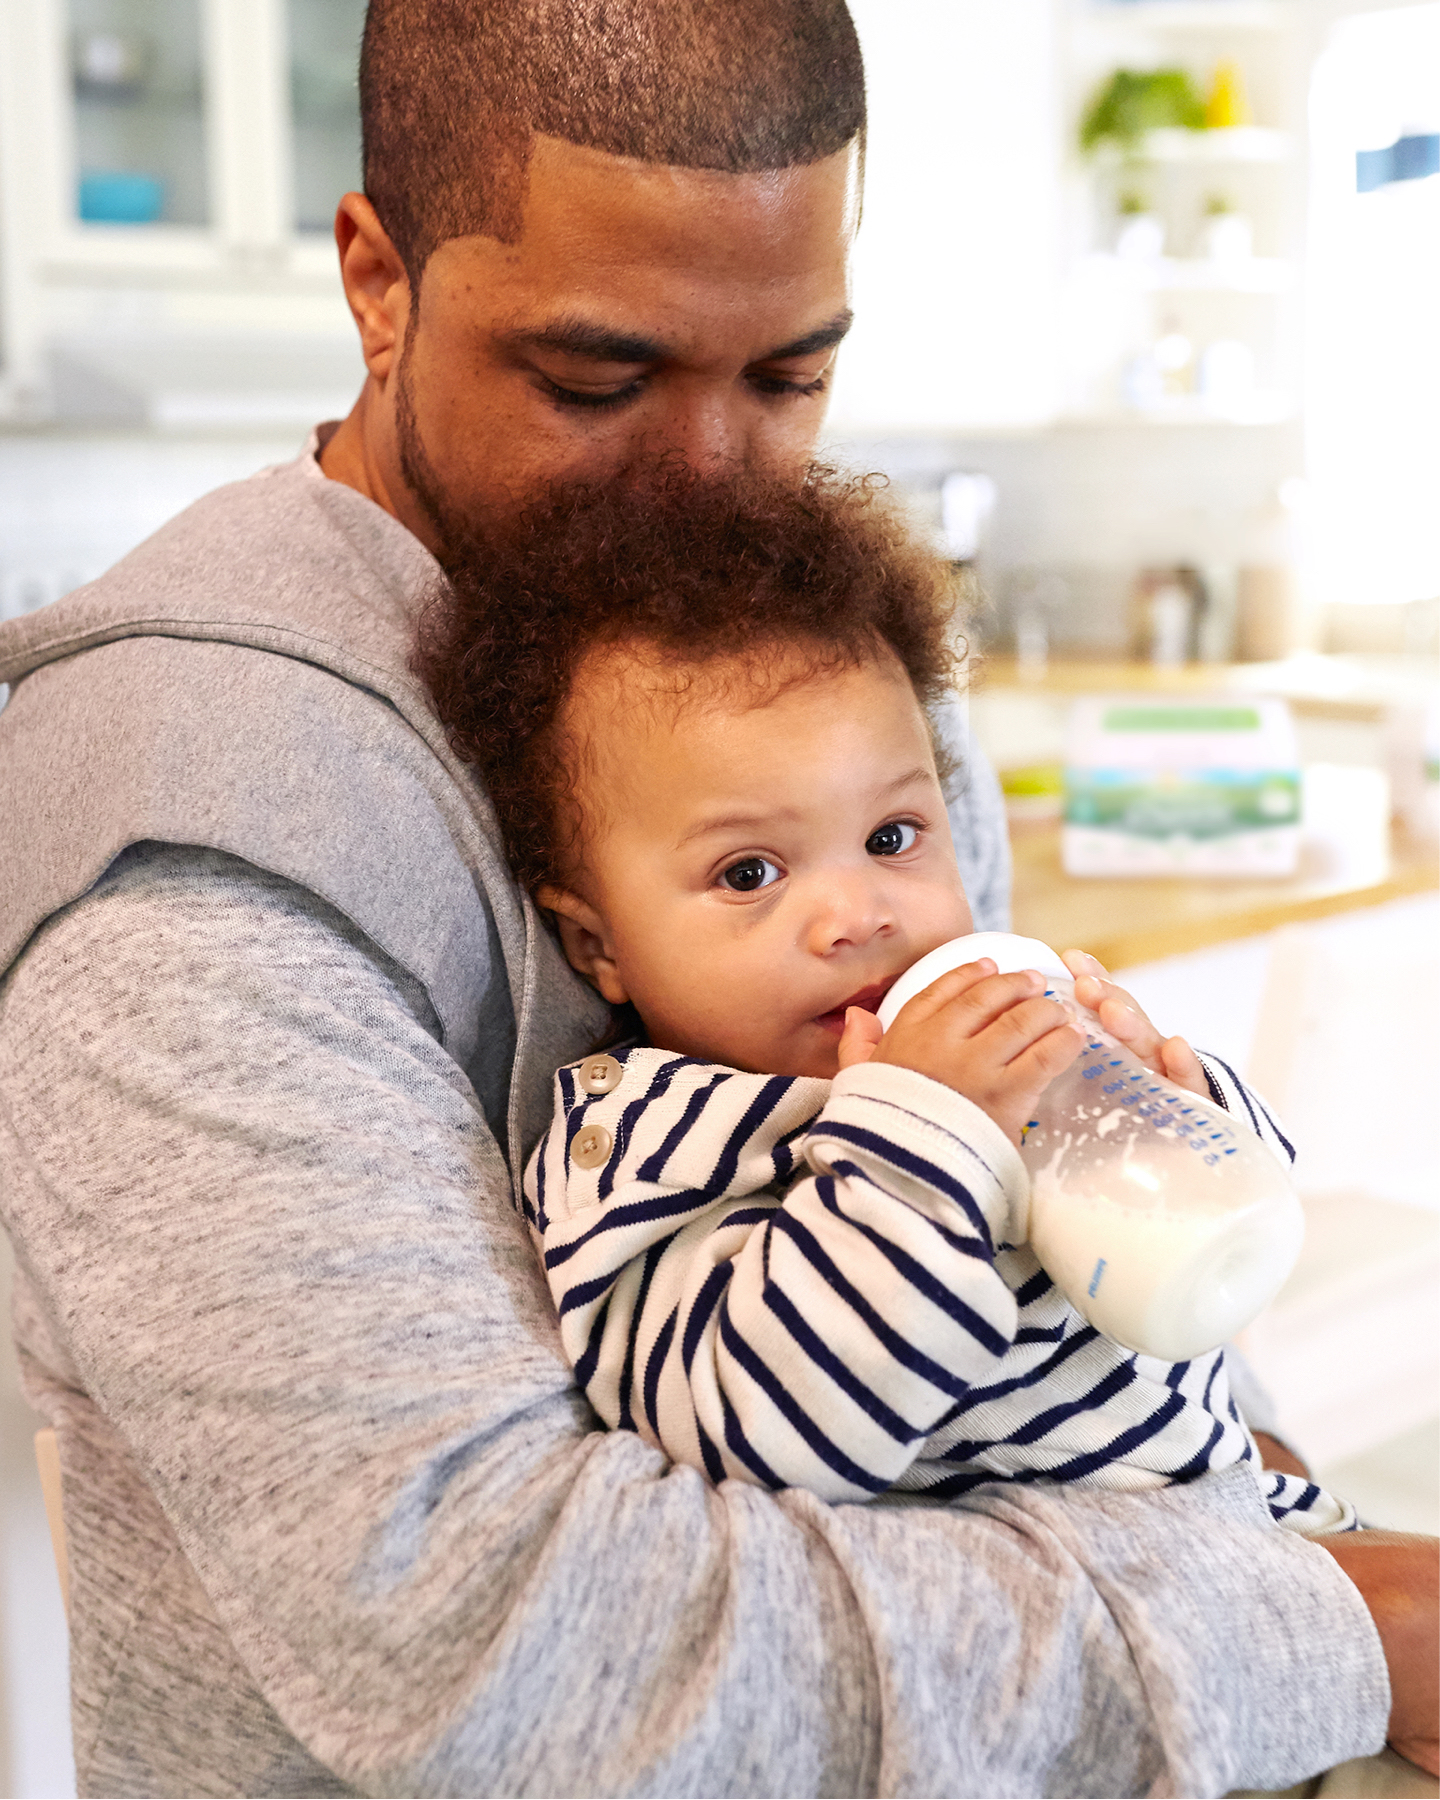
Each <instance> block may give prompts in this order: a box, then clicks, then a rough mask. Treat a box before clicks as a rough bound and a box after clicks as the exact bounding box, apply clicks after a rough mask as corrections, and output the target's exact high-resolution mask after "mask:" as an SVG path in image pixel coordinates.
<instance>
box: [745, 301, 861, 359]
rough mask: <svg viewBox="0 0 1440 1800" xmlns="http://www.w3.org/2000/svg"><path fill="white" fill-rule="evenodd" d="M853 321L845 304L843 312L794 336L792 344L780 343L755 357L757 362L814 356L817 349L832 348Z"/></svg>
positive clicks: (851, 314)
mask: <svg viewBox="0 0 1440 1800" xmlns="http://www.w3.org/2000/svg"><path fill="white" fill-rule="evenodd" d="M854 322H855V315H854V313H853V312H851V310H850V308H849V307H848V306H847V307H846V308H845V310H844V312H838V313H836V315H835V317H834V318H833V319H831V320H829V321H828V322H827V323H826V324H824V325H817V326H816V327H815V329H814V331H808V332H806V334H805V336H804V337H800V338H796V339H795V341H794V343H792V344H782V345H781V346H780V348H779V349H778V350H771V351H770V352H769V353H768V354H767V355H765V356H760V357H757V358H756V361H757V362H785V361H786V360H787V359H788V358H790V357H792V356H814V354H815V353H816V351H817V350H833V349H834V348H835V346H836V344H838V343H839V342H840V340H841V338H843V337H844V336H845V333H846V332H847V331H849V329H850V327H851V325H853V324H854Z"/></svg>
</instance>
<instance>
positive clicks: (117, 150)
mask: <svg viewBox="0 0 1440 1800" xmlns="http://www.w3.org/2000/svg"><path fill="white" fill-rule="evenodd" d="M64 27H65V33H66V44H67V49H68V52H69V62H70V78H71V88H72V93H73V96H74V146H75V187H74V193H73V197H72V202H71V204H72V207H73V212H72V217H73V218H75V219H76V220H77V221H79V222H80V223H83V224H86V225H109V226H116V227H123V226H135V225H152V224H165V225H191V226H204V225H207V224H209V222H210V195H209V176H208V168H207V161H208V158H207V143H206V129H205V102H206V95H205V56H204V46H203V42H202V29H201V14H200V5H199V0H67V4H66V7H65V15H64Z"/></svg>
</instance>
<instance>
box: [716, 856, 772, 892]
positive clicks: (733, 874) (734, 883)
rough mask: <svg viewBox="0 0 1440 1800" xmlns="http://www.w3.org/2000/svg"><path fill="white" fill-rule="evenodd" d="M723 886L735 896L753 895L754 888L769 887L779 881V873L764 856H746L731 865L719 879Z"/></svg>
mask: <svg viewBox="0 0 1440 1800" xmlns="http://www.w3.org/2000/svg"><path fill="white" fill-rule="evenodd" d="M720 879H721V881H723V882H724V884H725V886H726V887H728V888H731V889H733V890H734V892H735V893H737V894H753V893H754V892H755V890H756V888H764V887H770V886H771V885H772V883H774V882H777V881H778V880H779V879H780V871H779V869H777V868H776V866H775V864H774V863H773V862H771V861H770V859H769V858H768V857H765V856H747V857H745V858H743V859H742V860H741V861H740V862H736V863H731V865H730V867H729V868H728V869H727V870H726V871H725V873H724V874H723V875H722V876H721V877H720Z"/></svg>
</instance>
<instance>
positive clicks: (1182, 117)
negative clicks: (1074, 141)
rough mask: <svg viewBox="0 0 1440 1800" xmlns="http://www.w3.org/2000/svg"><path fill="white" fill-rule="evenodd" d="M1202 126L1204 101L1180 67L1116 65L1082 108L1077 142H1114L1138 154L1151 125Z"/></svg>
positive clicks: (1084, 145) (1089, 147)
mask: <svg viewBox="0 0 1440 1800" xmlns="http://www.w3.org/2000/svg"><path fill="white" fill-rule="evenodd" d="M1177 129H1178V130H1182V131H1203V130H1204V129H1205V102H1204V101H1203V100H1202V99H1201V97H1200V95H1199V93H1198V92H1197V91H1196V88H1195V84H1194V82H1193V81H1191V79H1190V77H1189V76H1188V75H1187V74H1186V73H1185V71H1184V70H1183V69H1117V70H1116V71H1115V73H1114V74H1113V75H1112V76H1111V77H1110V79H1109V81H1107V82H1106V83H1105V85H1104V86H1103V87H1102V88H1101V89H1100V91H1099V92H1098V93H1097V94H1096V96H1095V98H1094V99H1093V100H1092V101H1091V102H1090V105H1089V107H1088V108H1087V109H1086V112H1085V116H1084V118H1083V119H1082V120H1081V122H1080V148H1081V149H1082V150H1083V151H1085V153H1086V154H1087V155H1090V154H1093V153H1094V152H1095V151H1097V150H1099V149H1101V148H1102V147H1103V146H1105V145H1113V146H1114V147H1115V148H1116V149H1118V150H1119V151H1120V152H1121V154H1122V155H1123V156H1124V157H1125V158H1126V159H1127V160H1137V159H1138V158H1139V157H1140V154H1141V152H1142V151H1143V149H1144V142H1145V138H1146V136H1147V135H1148V134H1149V133H1150V132H1152V131H1168V130H1177Z"/></svg>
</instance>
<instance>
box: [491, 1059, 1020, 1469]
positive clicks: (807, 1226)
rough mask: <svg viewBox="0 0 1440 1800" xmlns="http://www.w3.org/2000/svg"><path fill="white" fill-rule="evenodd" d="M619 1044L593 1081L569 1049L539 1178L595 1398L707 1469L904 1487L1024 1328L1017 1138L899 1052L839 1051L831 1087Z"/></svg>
mask: <svg viewBox="0 0 1440 1800" xmlns="http://www.w3.org/2000/svg"><path fill="white" fill-rule="evenodd" d="M624 1068H625V1072H624V1076H623V1078H622V1079H621V1081H620V1083H619V1085H618V1086H616V1087H615V1088H614V1089H613V1090H612V1091H611V1092H609V1093H606V1094H604V1095H602V1096H599V1097H596V1098H590V1097H588V1096H585V1095H584V1094H582V1093H581V1092H580V1091H579V1089H578V1086H577V1084H576V1082H575V1079H574V1072H573V1071H571V1070H562V1071H561V1076H560V1082H561V1105H560V1106H559V1108H558V1109H557V1117H556V1121H555V1125H554V1127H553V1128H552V1131H551V1133H550V1136H549V1138H548V1139H547V1141H546V1143H545V1144H544V1145H542V1146H541V1149H540V1151H539V1152H538V1153H537V1155H536V1157H535V1159H534V1160H533V1161H532V1163H531V1167H530V1170H529V1172H528V1173H527V1179H526V1197H527V1212H528V1213H529V1214H530V1217H531V1223H532V1226H533V1227H534V1228H535V1231H536V1235H537V1237H538V1238H539V1240H540V1245H541V1249H542V1254H543V1257H544V1262H545V1269H546V1276H547V1279H548V1281H549V1284H550V1288H551V1293H552V1296H553V1298H554V1302H555V1306H556V1310H557V1312H558V1314H559V1318H560V1327H561V1333H562V1336H563V1340H564V1344H565V1350H566V1353H567V1355H568V1356H569V1358H570V1360H571V1362H572V1364H573V1366H574V1368H575V1371H576V1375H577V1378H578V1379H579V1381H580V1383H581V1385H582V1386H583V1387H584V1389H585V1392H586V1394H587V1395H588V1397H589V1399H590V1402H591V1404H592V1405H593V1406H594V1407H595V1410H596V1411H597V1412H598V1413H599V1414H600V1416H601V1418H602V1419H603V1420H604V1421H605V1423H606V1424H607V1425H610V1426H611V1427H620V1428H629V1429H633V1430H636V1431H638V1432H639V1433H640V1434H641V1435H642V1436H644V1437H646V1438H648V1439H650V1441H652V1442H654V1443H656V1444H658V1445H659V1446H660V1447H661V1448H662V1449H664V1450H665V1451H666V1452H667V1454H669V1455H670V1456H671V1457H673V1458H674V1459H675V1460H676V1461H677V1462H683V1463H689V1464H691V1465H692V1466H694V1467H697V1468H700V1469H702V1470H703V1471H704V1472H705V1473H706V1474H708V1475H709V1477H710V1478H711V1479H712V1480H714V1481H720V1480H723V1479H725V1478H726V1477H737V1478H739V1479H741V1480H746V1481H751V1482H756V1483H758V1484H761V1485H765V1486H773V1487H780V1486H803V1487H806V1488H809V1489H810V1490H811V1491H812V1492H814V1493H816V1494H819V1495H820V1496H821V1497H822V1498H824V1499H829V1500H851V1499H864V1498H868V1497H869V1496H870V1495H872V1494H875V1493H879V1492H881V1491H883V1490H884V1489H886V1488H888V1487H890V1486H891V1485H892V1484H893V1483H894V1481H895V1480H896V1478H897V1477H898V1476H899V1475H900V1474H901V1473H902V1472H903V1471H904V1470H905V1469H906V1468H907V1467H908V1466H909V1464H910V1462H911V1461H912V1460H913V1459H914V1457H915V1455H916V1453H917V1451H918V1450H919V1449H920V1447H921V1445H922V1444H923V1443H924V1442H925V1440H926V1438H927V1437H928V1436H929V1435H930V1433H931V1431H932V1430H933V1429H934V1427H935V1425H936V1424H937V1423H938V1421H939V1420H940V1419H941V1418H942V1417H943V1416H944V1414H945V1413H946V1412H947V1411H949V1410H950V1408H951V1407H953V1405H954V1404H955V1402H956V1400H957V1399H959V1398H960V1397H962V1396H963V1395H964V1393H965V1392H966V1391H967V1389H968V1387H969V1385H970V1384H971V1383H972V1382H975V1381H977V1380H984V1379H987V1378H988V1377H989V1376H990V1374H991V1373H992V1371H993V1369H994V1367H995V1365H996V1363H997V1362H998V1360H999V1359H1000V1358H1001V1357H1002V1356H1003V1355H1004V1353H1005V1351H1006V1350H1007V1349H1008V1347H1009V1345H1010V1342H1011V1339H1012V1337H1013V1334H1014V1330H1015V1312H1016V1307H1015V1299H1014V1296H1013V1294H1012V1293H1011V1292H1010V1289H1009V1288H1008V1287H1007V1286H1006V1284H1005V1282H1004V1280H1003V1278H1002V1277H1001V1276H1000V1275H999V1274H998V1273H997V1272H996V1270H995V1267H994V1254H995V1246H996V1244H997V1243H998V1242H1000V1241H1003V1240H1004V1239H1005V1237H1006V1235H1007V1232H1008V1230H1009V1221H1010V1214H1011V1207H1012V1205H1013V1203H1014V1201H1015V1200H1016V1199H1017V1198H1018V1197H1019V1196H1020V1195H1021V1194H1023V1192H1024V1189H1025V1176H1024V1171H1023V1167H1022V1165H1021V1163H1020V1159H1019V1156H1018V1154H1017V1152H1016V1150H1015V1149H1014V1147H1013V1145H1012V1144H1011V1143H1010V1142H1009V1141H1008V1139H1007V1137H1006V1134H1005V1133H1004V1132H1003V1131H1002V1130H1000V1129H999V1128H998V1127H997V1126H996V1124H995V1123H994V1121H993V1120H991V1119H990V1118H989V1117H987V1115H986V1114H985V1113H984V1112H982V1111H981V1110H980V1108H978V1107H977V1106H975V1105H973V1104H972V1103H971V1102H969V1101H968V1100H965V1099H963V1098H962V1097H961V1096H960V1095H959V1094H957V1093H955V1092H954V1091H953V1090H952V1089H950V1088H948V1087H943V1086H941V1085H940V1084H938V1083H935V1082H932V1081H930V1080H928V1079H927V1078H926V1077H925V1076H923V1075H920V1074H917V1073H916V1072H914V1071H913V1070H911V1069H906V1068H897V1067H893V1066H885V1065H876V1066H871V1067H866V1068H860V1069H852V1070H848V1071H846V1072H844V1073H842V1074H841V1076H840V1077H839V1078H838V1079H837V1080H836V1081H835V1083H834V1084H833V1086H832V1087H831V1088H830V1092H829V1098H828V1100H827V1099H826V1098H825V1096H826V1084H824V1083H822V1082H811V1081H796V1080H788V1079H785V1078H781V1077H771V1076H763V1075H745V1074H738V1073H736V1072H734V1071H732V1070H724V1069H717V1068H714V1067H711V1066H708V1065H705V1064H700V1063H695V1062H692V1061H688V1060H687V1059H684V1058H680V1057H672V1056H667V1055H665V1054H664V1053H662V1052H658V1051H638V1052H631V1053H630V1054H629V1055H628V1056H627V1057H626V1058H625V1065H624ZM822 1100H824V1102H825V1104H824V1105H823V1108H822V1110H820V1112H819V1114H818V1116H815V1109H816V1106H817V1104H818V1103H819V1102H820V1101H822ZM807 1127H808V1128H807ZM600 1133H604V1134H605V1137H604V1138H603V1139H602V1138H601V1137H600V1136H599V1134H600ZM606 1140H608V1142H609V1145H610V1149H609V1153H608V1155H606V1156H605V1159H604V1160H603V1161H602V1162H600V1163H599V1164H598V1165H595V1164H593V1163H592V1166H591V1167H590V1168H588V1169H587V1168H584V1167H582V1166H580V1163H582V1162H590V1161H592V1158H593V1156H594V1146H595V1144H597V1143H604V1142H605V1141H606ZM587 1145H588V1146H589V1148H588V1149H587V1148H586V1146H587ZM577 1150H578V1156H579V1160H578V1161H577ZM796 1171H799V1178H798V1179H794V1176H795V1173H796ZM782 1188H783V1190H784V1197H783V1199H781V1198H780V1197H779V1193H778V1190H780V1189H782Z"/></svg>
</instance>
